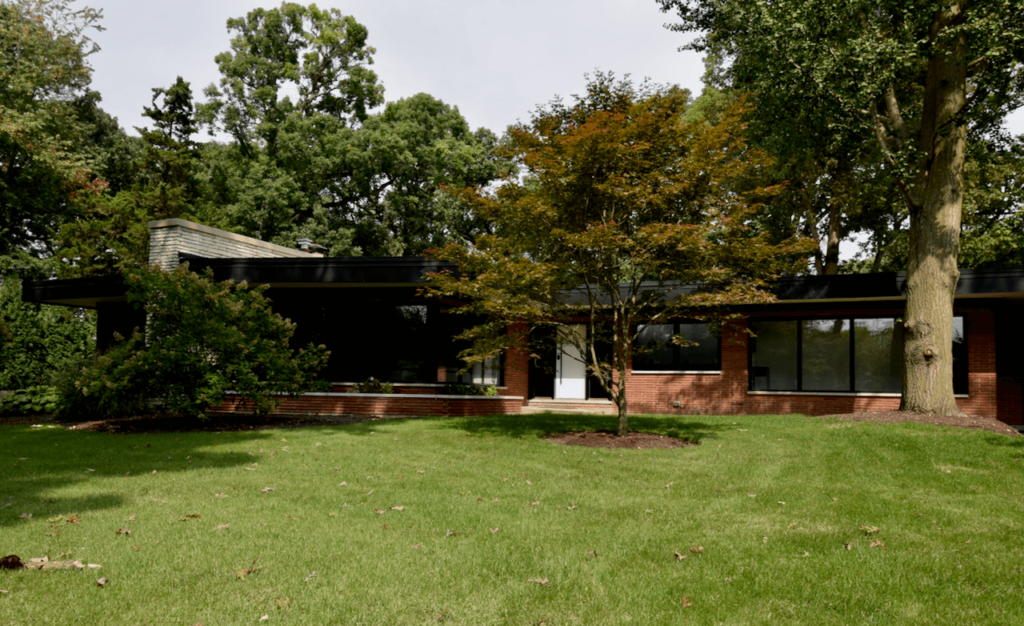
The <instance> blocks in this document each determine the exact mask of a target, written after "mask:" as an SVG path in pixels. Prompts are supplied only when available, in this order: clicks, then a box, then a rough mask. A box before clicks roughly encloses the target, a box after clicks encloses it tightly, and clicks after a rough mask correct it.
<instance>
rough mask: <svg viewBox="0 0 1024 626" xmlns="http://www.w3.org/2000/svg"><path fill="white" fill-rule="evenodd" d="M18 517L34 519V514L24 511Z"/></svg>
mask: <svg viewBox="0 0 1024 626" xmlns="http://www.w3.org/2000/svg"><path fill="white" fill-rule="evenodd" d="M18 517H20V518H21V519H32V514H31V513H22V514H21V515H19V516H18Z"/></svg>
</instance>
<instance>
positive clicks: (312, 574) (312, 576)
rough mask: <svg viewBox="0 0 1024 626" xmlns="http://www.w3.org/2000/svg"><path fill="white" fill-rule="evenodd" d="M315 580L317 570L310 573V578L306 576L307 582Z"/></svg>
mask: <svg viewBox="0 0 1024 626" xmlns="http://www.w3.org/2000/svg"><path fill="white" fill-rule="evenodd" d="M313 578H316V571H315V570H314V571H312V572H310V573H309V576H306V580H312V579H313Z"/></svg>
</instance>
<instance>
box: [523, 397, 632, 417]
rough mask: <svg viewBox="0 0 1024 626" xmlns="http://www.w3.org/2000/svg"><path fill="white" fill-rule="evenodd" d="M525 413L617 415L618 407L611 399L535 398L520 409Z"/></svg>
mask: <svg viewBox="0 0 1024 626" xmlns="http://www.w3.org/2000/svg"><path fill="white" fill-rule="evenodd" d="M520 412H521V413H524V414H530V413H571V414H581V415H582V414H587V413H596V414H598V415H615V414H616V413H617V412H618V409H617V408H616V407H615V403H613V402H611V401H610V400H556V399H550V398H540V399H538V398H535V399H533V400H530V401H529V404H527V405H526V406H524V407H523V408H522V410H521V411H520Z"/></svg>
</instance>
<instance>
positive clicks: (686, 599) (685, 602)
mask: <svg viewBox="0 0 1024 626" xmlns="http://www.w3.org/2000/svg"><path fill="white" fill-rule="evenodd" d="M682 605H683V608H684V609H685V608H686V607H688V606H693V602H690V596H684V597H683V602H682Z"/></svg>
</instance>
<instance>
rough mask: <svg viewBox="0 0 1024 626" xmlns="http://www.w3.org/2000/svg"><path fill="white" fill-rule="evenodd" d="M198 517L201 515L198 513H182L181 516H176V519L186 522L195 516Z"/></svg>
mask: <svg viewBox="0 0 1024 626" xmlns="http://www.w3.org/2000/svg"><path fill="white" fill-rule="evenodd" d="M198 517H202V515H200V514H199V513H190V514H188V515H182V516H181V517H179V518H178V521H179V522H187V521H189V520H190V519H195V518H198Z"/></svg>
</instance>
